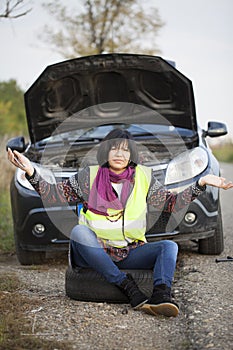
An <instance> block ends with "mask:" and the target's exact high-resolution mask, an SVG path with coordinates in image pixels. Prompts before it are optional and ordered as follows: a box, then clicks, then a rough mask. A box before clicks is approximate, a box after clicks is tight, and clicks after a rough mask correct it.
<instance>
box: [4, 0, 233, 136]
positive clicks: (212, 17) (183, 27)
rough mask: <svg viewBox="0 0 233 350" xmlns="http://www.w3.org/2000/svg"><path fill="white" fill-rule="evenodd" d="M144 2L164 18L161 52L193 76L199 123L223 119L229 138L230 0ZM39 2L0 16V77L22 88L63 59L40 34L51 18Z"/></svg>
mask: <svg viewBox="0 0 233 350" xmlns="http://www.w3.org/2000/svg"><path fill="white" fill-rule="evenodd" d="M2 1H3V0H2ZM75 1H78V0H69V1H66V0H62V2H63V3H64V4H65V5H67V4H68V3H69V4H72V3H74V2H75ZM146 1H147V2H148V3H149V2H152V1H153V4H154V5H155V6H156V7H157V8H158V10H159V14H160V17H161V19H162V21H163V22H165V25H164V26H163V28H162V29H161V30H160V32H159V36H158V39H157V43H158V47H159V49H160V51H161V54H160V56H162V57H163V58H165V59H168V60H172V61H175V62H176V68H177V69H178V70H179V71H181V72H182V73H183V74H184V75H186V76H187V77H188V78H189V79H191V80H192V83H193V88H194V96H195V100H196V111H197V118H198V122H199V124H200V126H201V127H202V128H203V129H206V127H207V123H208V121H221V122H224V123H226V124H227V126H228V131H229V135H230V137H231V138H233V103H232V102H233V87H232V86H233V20H232V17H233V1H232V0H195V1H193V0H145V2H146ZM42 2H45V0H34V1H33V0H31V1H28V3H29V4H31V7H32V8H33V10H32V11H31V12H30V13H29V14H27V15H26V16H24V17H22V18H18V19H15V20H6V19H1V20H0V40H1V43H2V49H1V54H0V81H8V80H10V79H15V80H16V81H17V83H18V85H19V86H20V87H21V88H22V89H23V90H24V91H26V90H27V89H28V88H29V87H30V85H31V84H32V83H33V82H34V81H35V79H37V77H38V76H39V75H40V74H41V73H42V71H43V70H44V69H45V68H46V67H47V66H48V65H50V64H54V63H57V62H59V61H62V60H64V57H62V56H61V55H59V54H58V53H56V52H54V51H52V50H50V48H49V47H48V45H47V44H46V43H43V42H42V41H41V40H39V39H38V35H39V34H40V32H41V31H42V30H43V26H44V25H45V24H48V23H49V24H50V25H51V24H52V23H53V19H52V17H51V16H49V15H48V14H47V12H45V10H44V9H43V8H42V7H41V3H42Z"/></svg>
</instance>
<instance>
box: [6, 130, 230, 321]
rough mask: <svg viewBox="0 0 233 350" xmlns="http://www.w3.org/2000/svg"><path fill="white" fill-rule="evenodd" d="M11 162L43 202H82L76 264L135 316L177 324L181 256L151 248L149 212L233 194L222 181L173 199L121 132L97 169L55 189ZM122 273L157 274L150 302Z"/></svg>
mask: <svg viewBox="0 0 233 350" xmlns="http://www.w3.org/2000/svg"><path fill="white" fill-rule="evenodd" d="M8 158H9V160H10V161H11V162H12V163H13V164H14V165H15V166H17V167H19V168H21V169H22V170H24V171H25V172H26V177H27V179H28V180H29V182H30V183H31V185H32V186H33V187H34V188H35V190H36V191H37V192H38V193H39V194H40V196H41V197H42V199H43V200H44V201H48V202H49V203H53V202H55V201H56V202H59V201H60V202H66V201H75V200H76V201H77V200H81V201H82V202H83V209H82V210H81V213H80V218H79V225H77V226H75V227H74V228H73V230H72V232H71V237H70V238H71V240H70V247H71V254H72V257H73V260H74V263H75V264H76V265H77V266H81V267H91V268H93V269H95V270H96V271H98V272H99V273H101V274H102V275H103V276H104V277H105V278H106V280H107V281H108V282H110V283H113V284H115V285H116V286H117V287H119V288H120V289H121V290H122V291H123V293H124V294H125V295H126V296H127V297H128V299H129V302H130V304H131V306H132V307H133V308H134V309H142V310H145V311H146V312H147V313H150V314H152V315H156V314H162V315H165V316H177V315H178V312H179V309H178V306H177V304H176V303H174V302H173V301H172V299H171V286H172V281H173V276H174V272H175V267H176V259H177V253H178V248H177V244H176V243H175V242H173V241H169V240H162V241H160V242H151V243H147V242H146V238H145V230H146V211H147V205H148V204H150V205H152V206H154V207H155V208H156V209H158V210H165V211H167V212H172V211H173V209H174V206H175V204H176V208H177V206H178V207H179V208H183V207H185V206H186V205H187V204H189V202H190V201H191V200H194V199H195V198H196V197H197V196H198V195H200V194H201V193H202V192H203V191H205V187H206V185H212V186H216V187H219V188H224V189H228V188H232V187H233V184H232V183H231V182H228V183H226V182H225V179H224V178H222V177H218V176H214V175H206V176H204V177H202V178H200V179H199V181H198V182H197V183H196V184H195V185H192V186H190V187H188V188H187V189H185V190H184V191H183V193H182V194H180V195H179V201H176V199H177V198H178V197H177V195H175V194H172V193H170V192H169V191H167V190H166V189H165V188H164V187H163V186H162V185H161V184H160V183H159V182H158V181H157V180H156V179H155V178H154V177H152V172H151V169H150V168H147V167H145V166H142V165H139V164H138V153H137V148H136V144H135V142H134V141H133V138H132V136H131V134H130V133H129V132H127V131H125V130H121V129H114V130H113V131H111V132H110V133H109V134H108V135H107V136H106V137H105V138H104V140H103V141H102V142H101V144H100V146H99V149H98V152H97V160H98V164H99V165H98V166H90V167H86V168H84V169H83V170H81V171H80V172H78V173H77V174H76V175H74V176H72V177H71V178H70V179H68V180H66V181H63V182H62V183H59V184H56V185H51V184H49V183H48V182H46V181H45V180H44V179H43V178H41V176H40V175H39V174H38V173H37V172H36V170H35V169H34V168H33V166H32V164H31V162H30V161H29V160H28V159H27V158H26V157H25V156H23V155H21V154H20V153H18V152H16V151H14V152H12V151H11V150H10V149H9V150H8ZM122 269H153V276H154V286H153V293H152V295H151V297H150V298H149V300H148V298H147V297H146V296H145V295H144V294H143V293H142V292H141V291H140V289H139V288H138V286H137V284H136V283H135V281H134V280H133V278H132V276H131V275H130V274H125V272H123V271H122Z"/></svg>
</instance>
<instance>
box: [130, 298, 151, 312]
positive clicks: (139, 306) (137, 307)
mask: <svg viewBox="0 0 233 350" xmlns="http://www.w3.org/2000/svg"><path fill="white" fill-rule="evenodd" d="M147 301H148V299H145V300H143V302H142V303H140V304H138V305H136V306H134V307H133V309H134V310H141V308H142V306H143V305H144V304H145V303H147Z"/></svg>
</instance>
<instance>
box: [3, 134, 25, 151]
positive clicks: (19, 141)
mask: <svg viewBox="0 0 233 350" xmlns="http://www.w3.org/2000/svg"><path fill="white" fill-rule="evenodd" d="M8 147H9V148H11V149H12V150H13V151H14V150H15V151H18V152H20V153H22V152H24V151H25V149H26V144H25V140H24V137H23V136H20V137H14V138H13V139H10V140H9V141H8V142H7V144H6V150H7V149H8Z"/></svg>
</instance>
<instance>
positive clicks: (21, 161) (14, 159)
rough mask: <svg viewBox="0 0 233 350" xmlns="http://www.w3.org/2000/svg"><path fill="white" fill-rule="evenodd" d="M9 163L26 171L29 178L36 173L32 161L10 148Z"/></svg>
mask: <svg viewBox="0 0 233 350" xmlns="http://www.w3.org/2000/svg"><path fill="white" fill-rule="evenodd" d="M7 154H8V159H9V161H10V162H11V163H12V164H13V165H15V166H16V167H17V168H19V169H21V170H23V171H25V172H26V173H27V174H28V175H29V176H31V175H32V174H33V172H34V168H33V166H32V164H31V162H30V160H29V159H28V158H27V157H25V156H24V155H23V154H21V153H19V152H17V151H12V150H11V149H10V148H8V150H7Z"/></svg>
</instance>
